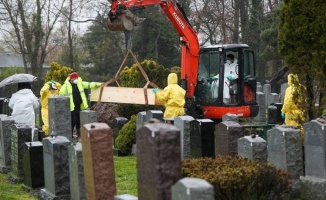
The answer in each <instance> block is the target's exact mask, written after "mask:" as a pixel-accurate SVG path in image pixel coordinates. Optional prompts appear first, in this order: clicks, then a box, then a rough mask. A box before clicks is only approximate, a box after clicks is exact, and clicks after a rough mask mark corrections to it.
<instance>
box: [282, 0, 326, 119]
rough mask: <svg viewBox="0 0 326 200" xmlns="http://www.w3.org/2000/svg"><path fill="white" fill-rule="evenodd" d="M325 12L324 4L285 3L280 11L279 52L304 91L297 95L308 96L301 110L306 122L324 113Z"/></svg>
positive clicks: (313, 1) (316, 1)
mask: <svg viewBox="0 0 326 200" xmlns="http://www.w3.org/2000/svg"><path fill="white" fill-rule="evenodd" d="M325 10H326V1H325V0H311V1H306V0H285V1H284V2H283V6H282V8H281V11H280V24H279V35H278V42H279V52H280V54H281V55H282V56H283V58H284V61H285V64H286V65H287V66H288V67H289V70H290V72H291V73H294V74H297V75H298V76H299V79H300V83H301V84H302V85H303V86H304V87H302V88H306V91H305V89H303V90H301V91H299V92H298V95H300V96H302V95H304V94H306V95H307V96H306V98H307V99H305V101H303V102H304V104H303V105H301V108H302V109H303V111H307V113H308V116H309V117H308V119H307V120H308V121H309V120H311V119H314V118H316V117H319V116H320V115H321V113H322V111H323V110H325V101H326V99H325V95H324V94H325V91H326V82H325V80H326V62H325V60H326V34H325V32H326V26H325V22H326V12H325ZM298 95H297V96H298ZM317 99H319V102H317ZM316 103H319V106H316V105H315V104H316Z"/></svg>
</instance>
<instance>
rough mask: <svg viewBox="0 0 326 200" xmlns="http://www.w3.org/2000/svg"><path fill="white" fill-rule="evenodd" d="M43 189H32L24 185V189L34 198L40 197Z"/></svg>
mask: <svg viewBox="0 0 326 200" xmlns="http://www.w3.org/2000/svg"><path fill="white" fill-rule="evenodd" d="M42 188H43V187H40V188H31V187H29V186H27V185H22V189H23V190H25V191H27V192H29V193H30V195H31V196H34V197H38V196H39V195H40V190H41V189H42Z"/></svg>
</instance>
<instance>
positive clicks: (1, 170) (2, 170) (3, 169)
mask: <svg viewBox="0 0 326 200" xmlns="http://www.w3.org/2000/svg"><path fill="white" fill-rule="evenodd" d="M8 172H10V167H8V166H5V165H3V164H0V173H2V174H7V173H8Z"/></svg>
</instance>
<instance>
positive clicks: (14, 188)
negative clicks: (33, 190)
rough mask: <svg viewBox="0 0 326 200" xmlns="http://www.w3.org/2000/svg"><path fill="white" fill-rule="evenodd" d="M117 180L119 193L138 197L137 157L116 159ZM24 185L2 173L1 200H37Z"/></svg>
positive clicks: (0, 178)
mask: <svg viewBox="0 0 326 200" xmlns="http://www.w3.org/2000/svg"><path fill="white" fill-rule="evenodd" d="M114 167H115V174H116V176H115V178H116V179H115V180H116V184H117V193H118V194H119V195H120V194H130V195H133V196H137V170H136V157H134V156H128V157H117V156H115V157H114ZM22 185H23V184H22V183H20V184H11V183H9V182H8V181H7V174H1V173H0V199H1V200H36V199H38V198H36V197H33V196H31V195H30V194H29V193H28V192H27V191H24V190H23V189H22Z"/></svg>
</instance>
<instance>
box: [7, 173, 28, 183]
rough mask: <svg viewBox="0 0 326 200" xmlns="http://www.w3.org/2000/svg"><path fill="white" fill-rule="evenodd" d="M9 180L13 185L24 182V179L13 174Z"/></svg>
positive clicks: (9, 175) (8, 177) (9, 174)
mask: <svg viewBox="0 0 326 200" xmlns="http://www.w3.org/2000/svg"><path fill="white" fill-rule="evenodd" d="M7 179H8V181H9V183H12V184H16V183H21V182H23V181H24V178H22V177H18V176H16V175H15V174H13V173H11V172H10V173H8V176H7Z"/></svg>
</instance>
